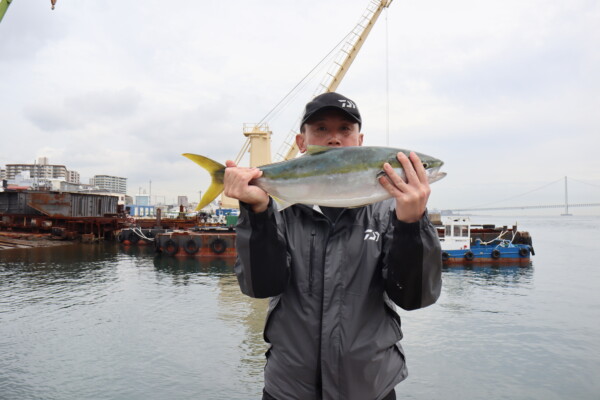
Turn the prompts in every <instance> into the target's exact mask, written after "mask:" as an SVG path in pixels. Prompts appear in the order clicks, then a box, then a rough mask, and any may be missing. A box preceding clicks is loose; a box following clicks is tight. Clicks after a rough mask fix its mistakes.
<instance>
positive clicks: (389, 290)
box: [235, 199, 442, 400]
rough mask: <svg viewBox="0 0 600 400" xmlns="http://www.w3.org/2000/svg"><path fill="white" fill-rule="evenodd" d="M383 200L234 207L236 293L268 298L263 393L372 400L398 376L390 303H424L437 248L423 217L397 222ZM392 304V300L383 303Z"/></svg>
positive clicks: (436, 279)
mask: <svg viewBox="0 0 600 400" xmlns="http://www.w3.org/2000/svg"><path fill="white" fill-rule="evenodd" d="M394 207H395V201H393V200H392V199H390V200H386V201H384V202H381V203H376V204H372V205H368V206H364V207H359V208H352V209H345V210H344V211H343V212H342V214H341V215H339V216H338V218H337V221H335V222H332V221H330V220H329V219H328V218H327V217H326V216H325V215H323V214H322V213H321V212H320V211H319V210H318V207H314V208H311V207H308V206H305V205H294V206H292V207H289V208H286V209H285V210H283V211H282V212H278V211H276V210H275V208H274V207H273V204H272V202H271V204H270V205H269V208H268V209H267V211H265V212H263V213H253V212H252V211H250V209H249V208H248V207H247V206H246V205H244V204H242V205H241V207H240V208H241V212H240V217H239V220H238V226H237V230H236V231H237V239H236V248H237V252H238V260H237V262H236V266H235V272H236V274H237V277H238V281H239V284H240V287H241V290H242V292H243V293H245V294H247V295H248V296H252V297H259V298H264V297H271V299H270V303H269V310H268V314H267V320H266V323H265V331H264V339H265V341H266V342H267V343H269V350H268V351H267V355H266V356H267V364H266V366H265V389H266V391H267V392H268V393H269V394H270V395H271V396H273V397H275V398H276V399H278V400H288V399H298V400H312V399H315V400H316V399H323V400H333V399H335V400H378V399H381V398H382V397H383V396H385V395H386V394H387V393H389V392H390V391H391V390H392V389H393V388H394V386H395V385H396V384H398V383H399V382H400V381H402V380H403V379H405V378H406V376H407V369H406V365H405V363H404V353H403V350H402V347H401V346H400V342H399V341H400V339H402V331H401V329H400V317H399V316H398V314H397V313H396V311H395V306H394V304H393V303H396V304H397V305H398V306H400V307H402V308H404V309H406V310H412V309H417V308H421V307H426V306H428V305H430V304H433V303H434V302H435V301H436V300H437V298H438V297H439V294H440V290H441V267H442V259H441V251H440V244H439V239H438V236H437V233H436V231H435V229H434V227H433V226H432V225H431V223H430V222H429V220H428V218H427V216H424V217H423V218H422V219H421V220H420V221H418V222H416V223H414V224H406V223H402V222H400V221H398V220H397V219H396V215H395V210H394ZM392 301H393V303H392Z"/></svg>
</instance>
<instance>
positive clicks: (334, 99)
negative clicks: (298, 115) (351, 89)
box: [300, 92, 362, 130]
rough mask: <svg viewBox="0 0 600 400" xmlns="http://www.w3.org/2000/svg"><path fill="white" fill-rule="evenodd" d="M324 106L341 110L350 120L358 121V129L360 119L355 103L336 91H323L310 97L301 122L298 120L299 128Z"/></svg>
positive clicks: (360, 122) (324, 107) (360, 123)
mask: <svg viewBox="0 0 600 400" xmlns="http://www.w3.org/2000/svg"><path fill="white" fill-rule="evenodd" d="M326 108H334V109H337V110H340V111H343V112H344V113H345V114H347V115H348V117H350V119H351V120H353V121H356V122H358V128H359V130H360V127H361V125H362V120H361V119H360V112H359V111H358V107H357V106H356V103H355V102H353V101H352V100H350V99H349V98H347V97H345V96H342V95H341V94H339V93H336V92H328V93H323V94H320V95H318V96H317V97H315V98H314V99H312V101H311V102H310V103H308V104H307V105H306V108H305V109H304V116H303V117H302V122H300V128H302V126H303V125H304V124H305V123H306V122H307V121H308V120H309V119H310V118H311V117H312V116H313V115H315V114H316V113H317V112H319V111H321V110H324V109H326Z"/></svg>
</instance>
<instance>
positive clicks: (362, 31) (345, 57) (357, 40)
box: [221, 0, 393, 207]
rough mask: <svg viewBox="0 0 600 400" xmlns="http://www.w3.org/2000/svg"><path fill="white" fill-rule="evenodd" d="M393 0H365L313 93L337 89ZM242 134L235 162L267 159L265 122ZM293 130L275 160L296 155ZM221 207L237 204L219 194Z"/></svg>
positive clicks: (268, 140)
mask: <svg viewBox="0 0 600 400" xmlns="http://www.w3.org/2000/svg"><path fill="white" fill-rule="evenodd" d="M392 1H393V0H369V5H368V6H367V9H366V10H365V11H364V12H363V14H362V16H361V18H360V20H359V21H358V23H357V24H356V25H355V27H354V28H353V29H352V31H351V32H350V33H349V34H348V35H347V36H346V40H345V42H344V43H343V44H342V46H341V49H340V51H339V52H338V54H337V56H336V58H335V59H334V62H333V65H332V66H331V67H330V70H329V71H328V72H327V74H326V75H325V78H324V79H323V81H322V82H321V83H320V85H319V87H318V88H317V90H316V92H315V93H314V96H317V95H318V94H321V93H325V92H333V91H335V90H336V89H337V87H338V86H339V84H340V82H341V81H342V79H344V76H345V75H346V72H348V69H349V68H350V66H351V65H352V62H353V61H354V60H355V59H356V56H357V55H358V52H359V51H360V48H361V47H362V45H363V44H364V42H365V40H366V39H367V36H369V33H370V32H371V29H372V28H373V25H374V24H375V22H376V21H377V18H379V15H380V14H381V12H382V11H383V9H384V8H388V7H389V6H390V4H391V3H392ZM244 135H245V136H246V141H245V142H244V145H243V146H242V149H241V150H240V152H239V153H238V155H237V157H236V159H235V163H236V164H238V165H239V163H240V161H241V159H242V157H243V156H244V154H245V153H246V152H247V151H249V152H250V167H258V166H261V165H265V164H268V163H270V162H271V150H270V149H271V131H270V130H269V129H268V127H267V126H266V124H255V125H250V124H245V126H244ZM295 137H296V132H295V131H293V130H292V131H290V133H288V135H287V137H286V139H285V140H284V142H283V144H282V145H281V147H280V149H279V151H278V152H277V155H276V157H277V160H278V161H280V160H289V159H291V158H294V157H295V156H296V155H297V154H298V146H297V145H296V140H295ZM221 204H222V206H223V207H237V201H235V200H233V199H231V198H229V197H227V196H225V195H224V194H223V195H222V196H221Z"/></svg>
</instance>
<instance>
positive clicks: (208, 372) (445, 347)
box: [0, 217, 600, 400]
mask: <svg viewBox="0 0 600 400" xmlns="http://www.w3.org/2000/svg"><path fill="white" fill-rule="evenodd" d="M475 221H478V222H484V223H496V224H498V225H500V224H508V225H511V224H512V223H513V222H515V221H518V222H519V225H520V227H521V228H522V229H524V230H528V231H529V232H530V233H531V234H532V237H533V242H534V247H535V250H536V254H537V255H536V256H535V257H533V266H532V267H530V268H518V267H515V268H511V267H504V268H472V269H465V268H452V269H448V270H446V271H444V275H443V279H444V289H443V293H442V296H441V298H440V300H439V301H438V303H437V304H436V305H433V306H431V307H429V308H426V309H424V310H418V311H412V312H405V311H401V316H402V321H403V329H404V333H405V339H404V341H403V343H404V347H405V350H406V353H407V357H408V366H409V378H408V379H407V380H406V381H405V382H403V383H401V384H400V385H399V386H398V388H397V391H398V392H399V398H405V399H567V398H569V399H598V398H600V379H599V377H600V292H599V291H598V286H599V283H600V262H599V260H598V259H599V258H600V256H599V254H600V246H599V243H600V218H598V217H587V218H586V217H570V218H566V217H549V218H548V217H527V218H526V217H518V218H515V217H512V218H508V217H487V218H480V219H479V220H477V219H475ZM265 307H266V303H265V301H264V300H253V299H249V298H247V297H245V296H243V295H242V294H240V293H239V289H238V287H237V281H236V279H235V276H234V275H233V273H232V268H231V265H230V263H228V262H224V261H217V262H212V263H208V262H199V261H196V260H174V259H170V258H164V257H160V256H156V255H155V254H154V253H153V252H152V251H151V250H149V249H143V248H131V249H128V250H126V249H124V248H122V247H119V245H113V244H104V245H71V246H65V247H58V248H48V249H37V250H26V251H23V250H10V251H3V252H0V399H3V400H4V399H11V400H12V399H15V400H21V399H60V400H66V399H127V400H130V399H132V400H133V399H144V400H149V399H233V400H242V399H259V398H260V395H259V393H260V390H261V388H262V368H263V362H264V356H263V352H264V350H265V346H264V344H263V341H262V327H263V322H264V316H265Z"/></svg>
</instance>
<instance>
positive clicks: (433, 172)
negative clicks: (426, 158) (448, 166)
mask: <svg viewBox="0 0 600 400" xmlns="http://www.w3.org/2000/svg"><path fill="white" fill-rule="evenodd" d="M440 168H441V165H440V166H439V167H437V168H432V169H430V170H429V171H427V180H428V181H429V183H433V182H437V181H439V180H440V179H443V178H444V177H445V176H446V175H447V174H446V173H445V172H441V171H440Z"/></svg>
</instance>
